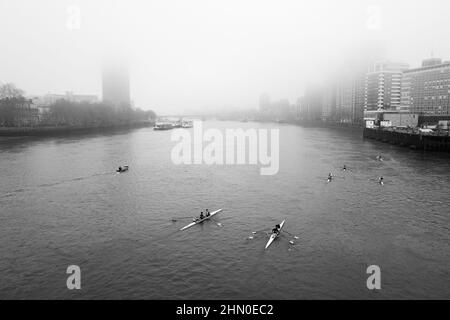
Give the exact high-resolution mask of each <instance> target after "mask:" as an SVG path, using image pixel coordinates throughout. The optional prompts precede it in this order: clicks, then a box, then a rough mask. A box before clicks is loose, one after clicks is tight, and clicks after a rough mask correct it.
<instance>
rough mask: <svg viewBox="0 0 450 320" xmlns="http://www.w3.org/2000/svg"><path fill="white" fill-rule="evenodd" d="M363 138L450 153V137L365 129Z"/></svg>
mask: <svg viewBox="0 0 450 320" xmlns="http://www.w3.org/2000/svg"><path fill="white" fill-rule="evenodd" d="M363 137H364V138H367V139H373V140H378V141H382V142H385V143H390V144H394V145H399V146H403V147H409V148H411V149H416V150H423V151H440V152H450V136H439V135H428V134H420V133H413V132H401V131H393V130H383V129H370V128H365V129H364V131H363Z"/></svg>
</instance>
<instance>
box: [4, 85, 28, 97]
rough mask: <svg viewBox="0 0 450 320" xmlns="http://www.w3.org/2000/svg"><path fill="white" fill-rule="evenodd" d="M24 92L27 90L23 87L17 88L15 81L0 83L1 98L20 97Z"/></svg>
mask: <svg viewBox="0 0 450 320" xmlns="http://www.w3.org/2000/svg"><path fill="white" fill-rule="evenodd" d="M24 94H25V92H24V91H23V90H22V89H19V88H17V87H16V85H15V84H14V83H5V84H3V85H0V99H4V98H19V97H22V96H23V95H24Z"/></svg>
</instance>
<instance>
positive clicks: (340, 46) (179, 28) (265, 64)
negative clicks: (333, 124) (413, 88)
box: [0, 0, 450, 114]
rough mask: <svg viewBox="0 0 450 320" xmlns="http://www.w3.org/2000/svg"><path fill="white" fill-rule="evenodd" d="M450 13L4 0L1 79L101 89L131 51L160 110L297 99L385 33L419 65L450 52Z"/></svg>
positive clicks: (144, 97)
mask: <svg viewBox="0 0 450 320" xmlns="http://www.w3.org/2000/svg"><path fill="white" fill-rule="evenodd" d="M77 8H79V10H80V18H81V19H80V20H79V21H80V23H79V28H78V22H77V21H78V20H77V19H76V18H74V17H76V15H77V10H78V9H77ZM378 13H381V15H379V14H378ZM449 17H450V3H449V2H448V0H427V1H424V0H421V1H418V0H389V1H376V0H374V1H364V0H351V1H350V0H339V1H337V0H327V1H324V0H314V1H300V0H296V1H294V0H293V1H284V0H276V1H265V0H251V1H250V0H247V1H246V0H237V1H235V0H221V1H214V0H180V1H175V0H159V1H151V0H150V1H149V0H147V1H144V0H142V1H136V0H127V1H118V0H116V1H114V0H85V1H84V0H78V1H77V0H71V1H66V0H52V1H50V0H39V1H36V0H0V26H1V28H0V39H1V44H0V46H1V47H0V49H1V50H0V82H3V83H5V82H14V83H15V84H16V85H17V86H19V87H20V88H22V89H24V90H25V91H26V92H27V93H28V94H44V93H47V92H51V93H63V92H65V91H74V92H75V93H80V94H97V95H99V97H101V82H100V80H101V77H100V75H101V65H102V61H103V60H104V57H106V56H109V55H111V54H114V55H116V54H118V53H119V52H120V53H121V55H123V56H124V57H126V58H127V60H128V61H129V63H130V68H131V94H132V99H133V100H134V103H135V105H136V106H137V107H141V108H143V109H150V108H151V109H154V110H155V111H156V112H157V113H159V114H176V113H179V112H193V113H195V112H196V111H198V110H208V111H209V110H211V111H213V110H218V109H223V108H256V107H257V104H258V98H259V95H260V94H261V93H264V92H265V93H268V94H269V95H270V96H271V97H272V99H274V100H275V99H281V98H287V99H289V100H290V101H291V102H292V103H294V102H295V100H296V99H297V97H299V96H301V95H302V93H303V90H304V89H305V86H306V85H307V84H308V83H320V82H323V81H326V80H327V79H328V77H329V75H330V73H331V71H334V72H335V73H334V74H336V70H341V71H342V70H346V68H347V66H350V65H351V63H352V62H354V61H355V60H358V59H360V58H361V56H362V55H364V54H365V53H364V52H365V50H366V51H367V50H372V48H373V45H374V43H376V46H375V47H381V48H382V50H383V54H384V55H385V56H386V58H388V59H390V60H393V61H404V62H407V63H409V64H410V65H411V66H418V65H419V64H420V62H421V60H422V59H423V58H426V57H430V56H431V52H434V56H436V57H441V58H443V59H444V60H450V41H448V39H449V38H448V36H449V31H450V18H449ZM74 19H75V20H74ZM341 71H339V72H341ZM347 71H348V70H347Z"/></svg>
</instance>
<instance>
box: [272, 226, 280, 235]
mask: <svg viewBox="0 0 450 320" xmlns="http://www.w3.org/2000/svg"><path fill="white" fill-rule="evenodd" d="M280 228H281V227H280V225H279V224H277V225H276V226H275V228H273V229H272V233H276V234H279V233H280Z"/></svg>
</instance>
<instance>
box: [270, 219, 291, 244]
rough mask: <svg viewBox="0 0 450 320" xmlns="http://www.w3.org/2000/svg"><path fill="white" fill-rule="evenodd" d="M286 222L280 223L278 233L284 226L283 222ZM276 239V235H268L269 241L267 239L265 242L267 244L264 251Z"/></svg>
mask: <svg viewBox="0 0 450 320" xmlns="http://www.w3.org/2000/svg"><path fill="white" fill-rule="evenodd" d="M285 221H286V220H283V222H281V223H280V230H279V231H281V229H283V226H284V222H285ZM277 237H278V233H272V234H271V235H270V239H269V241H267V244H266V249H267V248H268V247H269V246H270V245H271V244H272V242H273V241H274V240H275V239H276V238H277Z"/></svg>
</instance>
